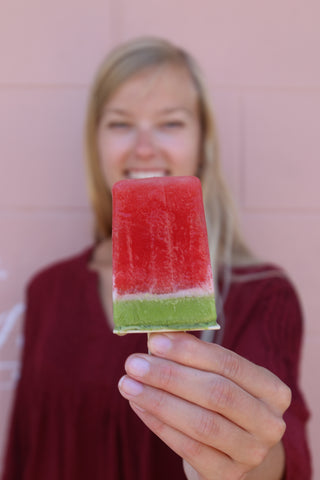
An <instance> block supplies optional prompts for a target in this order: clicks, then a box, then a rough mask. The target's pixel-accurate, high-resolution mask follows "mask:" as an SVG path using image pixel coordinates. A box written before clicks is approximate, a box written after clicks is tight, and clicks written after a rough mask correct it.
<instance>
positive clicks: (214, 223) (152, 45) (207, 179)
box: [85, 37, 255, 268]
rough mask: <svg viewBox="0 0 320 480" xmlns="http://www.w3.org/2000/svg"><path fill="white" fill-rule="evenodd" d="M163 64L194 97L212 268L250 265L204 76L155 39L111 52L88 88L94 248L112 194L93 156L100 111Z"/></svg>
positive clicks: (108, 216)
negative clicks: (177, 72)
mask: <svg viewBox="0 0 320 480" xmlns="http://www.w3.org/2000/svg"><path fill="white" fill-rule="evenodd" d="M164 64H171V65H174V66H181V67H182V68H185V69H186V71H187V72H188V73H189V75H190V77H191V79H192V82H193V84H194V86H195V89H196V91H197V94H198V102H199V117H200V118H199V121H200V125H201V129H202V152H201V153H202V155H201V157H202V158H200V162H199V172H198V176H199V178H200V180H201V182H202V187H203V198H204V205H205V211H206V217H207V225H208V236H209V244H210V251H211V256H212V261H213V263H214V264H215V268H217V267H221V266H226V265H228V266H229V267H231V266H232V265H236V264H237V265H238V264H244V263H252V262H254V261H255V260H254V256H253V255H252V253H251V252H250V250H249V248H248V247H247V246H246V244H245V242H244V240H243V238H242V236H241V233H240V229H239V226H238V221H237V215H236V211H235V207H234V204H233V202H232V199H231V196H230V194H229V192H228V189H227V187H226V184H225V181H224V179H223V176H222V173H221V167H220V162H219V158H218V146H217V138H216V128H215V125H214V116H213V113H212V110H211V106H210V103H211V102H210V99H209V95H208V92H207V89H206V87H205V84H204V81H203V78H202V74H201V72H200V69H199V67H198V65H197V63H196V62H195V60H194V59H193V58H192V57H191V56H190V55H189V54H188V53H187V52H185V51H184V50H182V49H181V48H179V47H177V46H175V45H173V44H172V43H170V42H169V41H166V40H163V39H159V38H154V37H151V38H149V37H148V38H138V39H135V40H131V41H129V42H127V43H125V44H123V45H120V46H118V47H117V48H115V49H114V50H113V51H112V52H111V53H110V54H109V55H108V56H107V57H106V58H105V60H104V61H103V63H102V65H101V67H100V68H99V70H98V72H97V75H96V77H95V80H94V82H93V85H92V89H91V93H90V98H89V103H88V111H87V119H86V135H85V138H86V157H87V172H88V189H89V196H90V200H91V204H92V207H93V212H94V235H95V240H96V241H97V242H99V241H101V240H103V239H105V238H108V237H110V235H111V229H112V207H111V192H110V191H109V190H108V188H107V186H106V185H105V182H104V178H103V175H102V172H101V169H100V162H99V157H98V150H97V127H98V125H99V121H100V118H101V115H102V111H103V108H104V106H105V105H106V103H107V102H108V100H109V99H110V98H111V97H112V95H113V94H114V93H115V91H116V90H117V89H118V88H119V86H120V85H122V84H123V83H124V82H126V81H127V80H128V79H130V78H131V77H132V76H133V75H135V74H137V73H139V72H141V71H142V70H143V69H146V68H150V67H158V66H161V65H164Z"/></svg>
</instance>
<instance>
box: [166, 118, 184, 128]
mask: <svg viewBox="0 0 320 480" xmlns="http://www.w3.org/2000/svg"><path fill="white" fill-rule="evenodd" d="M162 127H163V128H167V129H175V128H182V127H184V122H183V121H182V120H170V121H167V122H164V123H163V124H162Z"/></svg>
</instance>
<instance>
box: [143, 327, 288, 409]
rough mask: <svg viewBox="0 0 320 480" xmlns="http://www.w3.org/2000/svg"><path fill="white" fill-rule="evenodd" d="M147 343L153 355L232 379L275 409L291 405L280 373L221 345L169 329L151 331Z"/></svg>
mask: <svg viewBox="0 0 320 480" xmlns="http://www.w3.org/2000/svg"><path fill="white" fill-rule="evenodd" d="M148 347H149V349H150V352H151V353H152V354H153V355H156V356H159V357H163V358H167V359H170V360H173V361H175V362H178V363H181V364H183V365H187V366H191V367H194V368H196V369H199V370H205V371H208V372H214V373H217V374H219V375H221V376H223V377H226V378H228V379H230V380H232V381H233V382H235V383H237V384H238V385H239V386H240V387H241V388H242V389H243V390H245V391H247V392H249V393H250V394H251V395H252V396H254V397H256V398H259V399H261V400H263V401H264V402H265V403H266V404H268V405H269V407H270V408H272V409H273V410H274V411H275V412H276V413H281V414H282V413H283V412H284V411H285V410H286V409H287V408H288V406H289V405H290V401H291V392H290V389H289V387H287V386H286V385H285V384H284V383H283V382H282V381H281V380H279V378H278V377H276V376H275V375H273V374H272V373H271V372H270V371H269V370H266V369H265V368H263V367H260V366H258V365H255V364H254V363H252V362H250V361H249V360H246V359H245V358H243V357H241V356H239V355H237V354H236V353H234V352H232V351H230V350H228V349H225V348H223V347H221V346H220V345H216V344H213V343H207V342H204V341H202V340H199V339H197V338H196V337H195V336H194V335H190V334H187V333H171V332H170V333H166V334H156V333H155V334H151V335H150V338H149V342H148Z"/></svg>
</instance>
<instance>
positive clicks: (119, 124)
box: [97, 65, 201, 189]
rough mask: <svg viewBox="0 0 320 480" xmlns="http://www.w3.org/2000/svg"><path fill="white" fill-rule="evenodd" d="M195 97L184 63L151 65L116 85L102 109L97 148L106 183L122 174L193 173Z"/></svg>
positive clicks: (196, 146)
mask: <svg viewBox="0 0 320 480" xmlns="http://www.w3.org/2000/svg"><path fill="white" fill-rule="evenodd" d="M200 145H201V130H200V121H199V111H198V96H197V92H196V89H195V87H194V85H193V83H192V80H191V78H190V76H189V74H188V73H187V71H186V70H185V69H184V68H183V67H178V66H174V65H163V66H160V67H150V68H147V69H145V70H143V71H142V72H141V73H138V74H136V75H135V76H134V77H132V78H130V79H129V80H127V81H126V82H125V83H124V84H123V85H121V86H120V87H119V88H118V89H117V90H116V92H115V93H114V95H113V96H112V97H111V98H110V100H109V101H108V102H107V104H106V105H105V107H104V109H103V114H102V117H101V120H100V122H99V125H98V131H97V146H98V154H99V160H100V165H101V170H102V173H103V176H104V180H105V182H106V184H107V186H108V187H109V188H110V189H111V188H112V186H113V184H114V183H115V182H116V181H118V180H122V179H124V178H141V177H147V176H160V175H196V173H197V170H198V165H199V161H200V158H199V157H200V150H201V147H200Z"/></svg>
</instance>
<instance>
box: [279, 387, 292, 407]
mask: <svg viewBox="0 0 320 480" xmlns="http://www.w3.org/2000/svg"><path fill="white" fill-rule="evenodd" d="M278 395H279V401H280V403H281V406H282V409H283V410H284V411H285V410H287V408H288V407H289V405H290V403H291V399H292V392H291V389H290V388H289V387H288V386H287V385H285V384H284V383H282V384H281V386H280V388H279V393H278Z"/></svg>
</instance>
